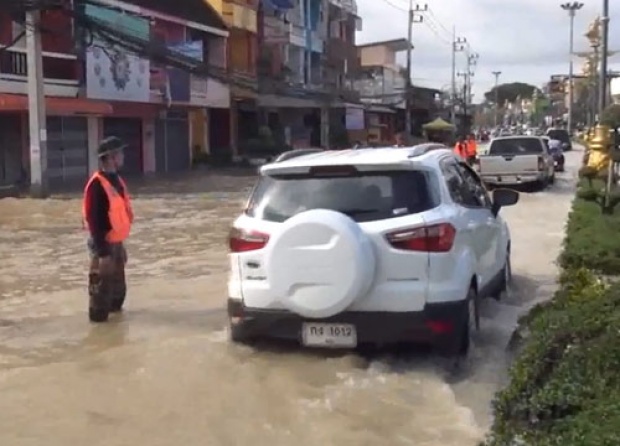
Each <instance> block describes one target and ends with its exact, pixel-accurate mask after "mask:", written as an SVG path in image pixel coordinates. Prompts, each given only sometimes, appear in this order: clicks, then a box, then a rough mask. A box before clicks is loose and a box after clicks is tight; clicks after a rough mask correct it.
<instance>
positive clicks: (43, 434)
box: [0, 152, 581, 446]
mask: <svg viewBox="0 0 620 446" xmlns="http://www.w3.org/2000/svg"><path fill="white" fill-rule="evenodd" d="M580 155H581V153H580V152H578V153H571V154H568V155H567V164H568V167H569V172H567V173H566V174H562V178H559V179H558V183H557V184H556V185H555V186H554V187H553V188H552V189H550V190H548V191H546V192H540V193H534V194H523V195H522V199H521V202H520V203H519V205H517V206H515V207H513V208H508V209H506V210H505V211H502V212H504V215H505V216H506V218H507V219H508V221H509V223H510V224H511V229H512V234H513V252H514V256H513V269H514V273H515V275H516V277H515V285H514V289H513V290H512V292H511V294H510V296H508V298H507V299H506V300H504V301H502V302H500V303H496V302H488V303H487V304H486V305H485V308H484V311H483V319H482V331H481V333H479V335H478V336H477V339H476V342H475V346H474V351H473V355H472V359H471V363H470V364H468V365H467V368H466V369H467V370H466V373H465V375H464V376H460V377H456V378H455V377H452V376H449V375H448V374H447V373H446V372H445V370H446V368H445V367H444V364H442V363H441V361H440V360H439V359H437V358H435V357H434V356H433V355H431V354H429V353H427V352H426V353H425V352H415V353H409V354H407V355H405V354H402V353H398V352H389V351H386V352H381V353H378V354H376V355H375V356H373V357H361V356H359V355H358V354H355V353H334V352H331V353H330V352H326V353H321V352H319V353H311V352H306V351H301V350H300V349H296V348H288V347H275V346H265V347H264V348H261V349H258V350H252V349H250V348H247V347H242V346H236V345H231V344H230V343H228V341H227V333H226V330H225V326H226V320H225V312H224V304H225V298H226V283H225V282H226V271H227V270H226V268H227V262H226V244H225V240H226V235H227V232H228V229H229V226H230V223H231V222H232V220H233V219H234V218H235V217H236V215H237V213H238V212H239V210H240V208H241V206H242V205H243V202H244V200H245V198H246V196H247V192H248V190H249V188H250V187H251V184H252V181H253V180H252V178H251V177H248V176H233V175H227V174H224V173H217V174H208V175H202V176H200V175H198V174H194V175H193V176H192V177H191V178H190V179H188V180H186V181H184V182H182V183H181V182H176V181H167V182H159V183H158V184H155V183H152V184H149V183H146V184H144V185H142V186H141V187H139V188H137V189H136V188H134V190H133V192H134V196H135V197H134V207H135V209H136V214H137V217H138V219H137V221H136V224H135V230H134V232H133V235H132V237H131V240H130V242H129V243H128V246H127V247H128V250H129V256H130V259H129V264H128V275H129V294H128V302H127V305H126V311H125V313H124V314H122V315H117V316H114V317H112V318H111V320H110V323H109V324H107V325H101V326H93V325H91V324H89V322H88V319H87V315H86V307H87V296H86V288H85V279H86V274H85V272H86V267H87V253H86V249H85V236H84V233H83V231H82V230H81V224H80V216H79V209H80V198H79V196H77V195H75V196H70V195H67V196H62V197H57V198H54V199H49V200H45V201H35V200H29V199H20V200H18V199H4V200H0V258H1V259H2V267H1V268H0V395H2V396H1V398H0V413H1V414H2V416H0V444H1V445H7V446H31V445H32V446H61V445H62V446H66V445H87V444H88V445H92V446H99V445H101V446H103V445H105V446H121V445H123V446H124V445H143V444H145V445H146V444H148V445H149V446H159V445H161V446H172V445H183V446H194V445H195V446H205V445H207V446H229V445H230V446H236V445H246V444H253V445H254V446H290V445H291V444H296V445H298V446H309V445H313V446H315V445H319V444H320V445H325V446H328V445H338V446H349V445H350V446H353V445H355V446H365V445H373V446H376V445H388V444H389V445H401V444H402V445H416V446H426V445H428V446H439V445H441V446H453V445H454V446H456V445H459V446H466V445H475V444H476V443H477V441H478V440H480V439H481V438H482V436H483V435H484V432H485V430H486V428H487V426H488V424H489V421H490V410H489V402H490V399H491V398H492V395H493V393H494V392H495V390H496V389H497V388H498V387H499V386H500V385H502V383H503V381H504V379H505V366H506V363H507V360H508V358H507V354H506V353H505V346H506V344H507V342H508V339H509V337H510V333H511V331H512V328H513V327H514V325H515V323H516V320H517V318H518V316H519V315H520V314H521V312H522V311H524V309H525V308H527V307H528V306H529V305H532V304H533V303H534V302H536V301H537V300H540V299H544V298H546V297H548V295H549V293H550V292H552V290H553V286H554V278H555V275H556V272H557V271H556V269H555V267H554V263H553V262H554V260H555V258H556V256H557V253H558V250H559V247H560V244H561V241H562V236H563V225H564V220H565V218H566V214H567V212H568V210H569V208H570V201H571V199H572V190H573V186H574V178H575V177H576V169H577V164H578V159H579V157H580ZM130 187H131V183H130Z"/></svg>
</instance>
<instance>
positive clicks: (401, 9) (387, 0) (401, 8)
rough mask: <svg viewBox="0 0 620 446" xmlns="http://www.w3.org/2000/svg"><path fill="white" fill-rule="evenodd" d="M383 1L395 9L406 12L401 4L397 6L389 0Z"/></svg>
mask: <svg viewBox="0 0 620 446" xmlns="http://www.w3.org/2000/svg"><path fill="white" fill-rule="evenodd" d="M383 2H384V3H386V4H387V5H389V6H391V7H392V8H394V9H397V10H399V11H401V12H408V10H407V9H406V8H405V7H403V6H398V5H397V4H395V3H393V2H392V1H391V0H383Z"/></svg>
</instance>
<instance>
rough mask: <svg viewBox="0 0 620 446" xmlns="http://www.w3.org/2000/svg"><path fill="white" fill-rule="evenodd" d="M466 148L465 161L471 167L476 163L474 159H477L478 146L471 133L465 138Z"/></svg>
mask: <svg viewBox="0 0 620 446" xmlns="http://www.w3.org/2000/svg"><path fill="white" fill-rule="evenodd" d="M466 147H467V155H466V156H465V159H466V160H467V164H469V165H470V166H473V165H474V164H475V163H476V158H477V157H478V145H477V144H476V135H474V134H473V133H471V134H470V135H469V138H467V142H466Z"/></svg>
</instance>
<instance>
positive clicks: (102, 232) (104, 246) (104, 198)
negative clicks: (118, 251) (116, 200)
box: [86, 179, 112, 257]
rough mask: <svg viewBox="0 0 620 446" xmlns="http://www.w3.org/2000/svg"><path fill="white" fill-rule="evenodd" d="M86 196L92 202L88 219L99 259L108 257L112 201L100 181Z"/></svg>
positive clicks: (89, 189)
mask: <svg viewBox="0 0 620 446" xmlns="http://www.w3.org/2000/svg"><path fill="white" fill-rule="evenodd" d="M86 194H87V200H88V201H89V202H90V209H88V214H87V216H86V219H87V220H88V227H89V229H90V235H91V237H92V239H93V244H94V247H95V251H96V252H97V255H98V256H99V257H107V256H109V255H110V245H109V243H108V242H107V241H106V235H107V233H108V232H109V231H110V229H111V228H112V226H111V225H110V217H109V211H110V201H109V200H108V195H107V194H106V192H105V190H104V189H103V186H102V185H101V182H100V181H99V180H98V179H96V180H95V181H93V182H92V183H91V184H90V186H89V188H88V190H87V191H86Z"/></svg>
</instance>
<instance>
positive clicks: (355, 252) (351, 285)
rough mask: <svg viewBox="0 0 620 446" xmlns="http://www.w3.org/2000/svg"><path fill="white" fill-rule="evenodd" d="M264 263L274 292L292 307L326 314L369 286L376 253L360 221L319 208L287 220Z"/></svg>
mask: <svg viewBox="0 0 620 446" xmlns="http://www.w3.org/2000/svg"><path fill="white" fill-rule="evenodd" d="M265 267H266V270H267V271H266V272H267V278H268V280H269V285H270V289H271V292H272V293H274V297H275V298H277V299H279V300H280V302H281V303H282V304H283V305H284V306H285V307H286V308H287V309H289V310H290V311H292V312H295V313H297V314H299V315H301V316H303V317H307V318H325V317H330V316H333V315H335V314H338V313H340V312H342V311H343V310H344V309H346V308H347V307H348V306H349V305H351V304H352V303H353V301H354V300H355V299H356V298H358V297H362V296H364V295H365V294H366V293H367V292H368V289H369V288H370V286H371V284H372V282H373V279H374V276H375V256H374V251H373V248H372V244H371V242H370V240H369V239H368V238H367V237H366V235H365V234H364V233H363V232H362V230H361V228H360V227H359V226H358V224H357V223H356V222H354V221H353V220H351V219H350V218H349V217H347V216H346V215H344V214H341V213H339V212H335V211H330V210H326V209H314V210H310V211H306V212H302V213H300V214H297V215H295V216H294V217H291V218H290V219H288V220H287V221H286V222H284V223H283V225H282V227H281V231H278V233H277V234H276V235H275V236H274V237H273V238H272V239H271V240H270V241H269V245H268V248H267V252H266V258H265Z"/></svg>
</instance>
